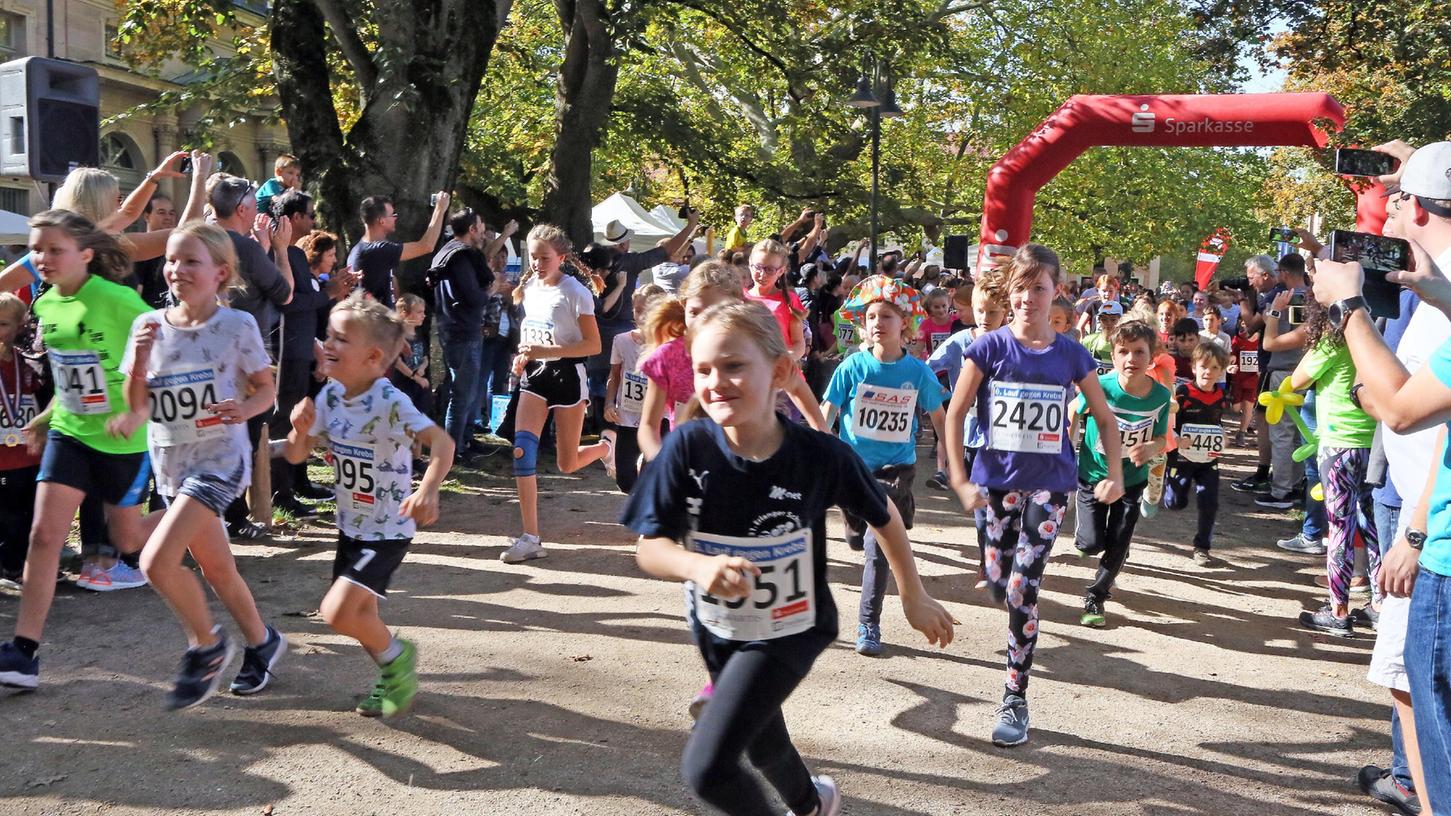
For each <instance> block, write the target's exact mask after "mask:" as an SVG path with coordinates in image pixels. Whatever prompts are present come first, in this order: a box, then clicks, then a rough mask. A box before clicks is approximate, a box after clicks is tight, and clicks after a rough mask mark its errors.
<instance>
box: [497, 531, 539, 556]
mask: <svg viewBox="0 0 1451 816" xmlns="http://www.w3.org/2000/svg"><path fill="white" fill-rule="evenodd" d="M547 555H549V553H547V552H545V551H544V545H543V544H542V543H541V542H540V541H539V536H537V535H530V534H528V533H525V534H524V535H521V536H519V537H518V538H515V539H511V540H510V543H509V549H507V550H504V551H503V552H501V553H499V560H500V561H503V562H504V563H505V564H518V563H520V562H523V561H529V560H532V559H535V558H544V557H545V556H547Z"/></svg>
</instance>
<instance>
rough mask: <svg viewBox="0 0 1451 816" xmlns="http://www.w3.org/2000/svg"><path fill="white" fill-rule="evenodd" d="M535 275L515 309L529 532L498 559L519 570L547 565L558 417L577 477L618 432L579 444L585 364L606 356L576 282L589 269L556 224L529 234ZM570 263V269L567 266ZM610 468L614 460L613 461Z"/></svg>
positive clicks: (517, 432)
mask: <svg viewBox="0 0 1451 816" xmlns="http://www.w3.org/2000/svg"><path fill="white" fill-rule="evenodd" d="M528 246H529V271H528V272H526V273H525V274H524V276H523V278H522V279H521V280H520V281H519V286H518V287H517V288H515V289H514V302H515V303H516V304H523V307H524V317H523V319H522V320H521V321H520V323H519V330H520V335H519V352H518V354H517V355H516V356H515V357H514V374H515V376H517V377H519V408H518V413H517V415H516V417H515V420H514V483H515V485H516V486H517V488H518V491H519V516H520V520H521V522H522V524H523V527H524V530H523V532H522V533H521V534H520V535H519V537H518V538H515V539H514V540H513V541H512V542H511V543H510V544H509V548H508V549H507V550H505V551H504V552H502V553H500V554H499V559H500V560H501V561H504V562H506V563H510V564H517V563H519V562H521V561H528V560H530V559H533V558H543V557H545V556H546V555H548V554H549V553H548V552H546V551H545V549H544V545H543V543H542V542H541V541H540V539H539V478H538V476H537V475H536V473H537V467H538V464H537V463H538V458H539V434H540V433H542V432H543V431H544V422H545V420H547V419H548V418H549V414H550V412H553V413H554V440H555V455H556V457H557V459H556V464H557V465H558V467H559V470H560V471H561V472H563V473H573V472H575V471H576V470H579V469H580V468H582V467H585V466H586V465H589V464H591V463H593V462H595V461H598V460H600V459H604V458H605V457H606V456H608V455H610V453H611V451H613V450H614V438H615V432H614V431H605V432H604V433H602V434H600V441H599V442H596V443H594V444H593V445H580V444H579V436H580V433H581V431H582V430H583V428H584V412H585V409H586V408H588V407H589V383H588V382H587V381H586V379H585V373H584V361H585V358H587V357H589V356H591V355H593V354H598V353H599V350H600V328H599V324H598V323H596V322H595V311H594V310H595V306H594V293H593V292H591V291H590V289H589V287H588V286H586V285H585V284H584V283H582V282H581V280H580V278H578V277H576V275H583V270H585V269H588V267H586V266H585V265H584V263H583V262H581V261H577V260H574V259H571V258H570V257H569V256H570V243H569V236H567V235H565V234H564V230H561V229H560V228H559V227H556V226H554V225H553V224H540V225H538V226H536V227H534V229H532V230H530V231H529V239H528ZM567 259H568V260H569V261H570V267H571V268H570V269H568V270H566V267H565V261H566V260H567ZM606 464H608V460H607V461H606Z"/></svg>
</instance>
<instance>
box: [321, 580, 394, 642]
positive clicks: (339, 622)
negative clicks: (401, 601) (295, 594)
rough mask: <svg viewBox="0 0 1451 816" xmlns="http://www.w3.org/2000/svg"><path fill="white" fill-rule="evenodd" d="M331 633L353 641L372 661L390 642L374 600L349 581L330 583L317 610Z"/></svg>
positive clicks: (374, 597) (376, 602)
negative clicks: (330, 628)
mask: <svg viewBox="0 0 1451 816" xmlns="http://www.w3.org/2000/svg"><path fill="white" fill-rule="evenodd" d="M318 611H319V612H321V613H322V619H323V620H324V621H326V622H327V625H328V626H330V627H332V630H333V631H334V632H337V633H338V634H340V635H346V636H348V637H350V638H352V639H353V640H356V641H357V642H358V643H359V644H361V645H362V647H363V648H364V649H366V650H367V652H368V654H369V655H370V656H372V658H373V660H374V661H377V660H378V656H379V655H381V654H383V653H384V652H385V651H386V650H387V649H388V645H389V644H390V643H392V642H393V636H392V635H390V634H389V633H388V627H387V626H385V625H384V624H383V619H382V618H380V617H378V596H377V595H374V594H373V593H372V592H370V591H368V590H367V589H364V588H363V587H361V586H358V585H357V584H354V583H351V582H349V581H334V582H333V585H332V587H331V588H330V589H329V590H328V591H327V595H325V596H323V599H322V607H321V608H320V609H319V610H318Z"/></svg>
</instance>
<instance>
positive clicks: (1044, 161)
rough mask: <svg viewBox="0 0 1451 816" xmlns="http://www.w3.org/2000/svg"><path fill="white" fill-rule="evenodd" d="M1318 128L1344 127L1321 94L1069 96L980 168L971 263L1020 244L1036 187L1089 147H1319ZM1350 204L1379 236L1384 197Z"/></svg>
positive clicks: (1323, 137) (1340, 114)
mask: <svg viewBox="0 0 1451 816" xmlns="http://www.w3.org/2000/svg"><path fill="white" fill-rule="evenodd" d="M1321 125H1329V126H1333V128H1334V129H1336V130H1338V129H1340V128H1341V127H1343V126H1344V125H1345V110H1344V108H1342V107H1341V106H1340V103H1339V102H1336V101H1335V99H1334V98H1332V97H1331V96H1330V95H1329V94H1323V93H1278V94H1222V95H1202V96H1194V95H1182V96H1075V97H1072V98H1070V99H1069V100H1068V101H1067V102H1064V103H1063V106H1062V107H1060V108H1059V109H1058V110H1056V111H1054V112H1053V115H1051V116H1049V117H1048V118H1047V119H1046V120H1044V121H1043V124H1041V125H1039V126H1038V128H1037V129H1036V130H1034V131H1033V132H1032V133H1031V134H1030V135H1029V136H1028V138H1026V139H1024V140H1023V141H1022V142H1020V143H1019V144H1018V146H1017V147H1014V148H1013V149H1012V150H1010V151H1008V154H1007V155H1005V156H1003V157H1002V158H1001V159H999V160H998V162H997V164H994V165H993V167H992V169H991V170H989V171H988V175H987V195H986V196H985V200H984V202H983V213H982V232H981V236H980V247H979V250H978V258H979V261H980V262H982V261H986V260H988V258H989V257H990V256H1003V255H1011V254H1012V253H1013V252H1015V251H1016V250H1017V248H1018V247H1019V246H1022V245H1023V244H1025V243H1027V242H1028V236H1029V234H1030V231H1031V228H1032V225H1033V202H1034V200H1036V199H1037V197H1038V191H1039V190H1040V189H1042V187H1043V185H1045V184H1047V183H1048V182H1049V181H1051V180H1052V179H1053V177H1054V176H1056V175H1058V173H1059V172H1061V171H1062V170H1063V168H1065V167H1067V166H1068V165H1069V164H1070V163H1071V162H1072V161H1073V160H1074V159H1076V158H1078V157H1079V155H1081V154H1082V153H1083V151H1085V150H1087V149H1088V148H1090V147H1099V146H1110V145H1113V146H1123V147H1272V146H1277V145H1304V146H1308V147H1324V146H1325V144H1326V142H1327V136H1328V134H1327V133H1326V131H1325V130H1322V129H1321ZM1357 204H1358V208H1357V210H1358V211H1363V212H1361V218H1360V221H1359V228H1360V229H1362V230H1365V231H1370V232H1376V233H1379V232H1380V222H1382V221H1384V220H1385V205H1384V201H1383V200H1381V199H1380V198H1378V197H1377V196H1376V195H1374V194H1373V193H1371V192H1369V191H1366V192H1362V193H1361V195H1360V196H1359V200H1358V201H1357ZM1377 207H1378V208H1379V210H1380V215H1379V219H1378V220H1377V219H1376V218H1375V215H1374V212H1373V210H1374V209H1375V208H1377ZM1367 210H1368V211H1367ZM1367 216H1369V217H1368V218H1367ZM1371 224H1374V227H1375V228H1374V229H1368V227H1369V226H1370V225H1371Z"/></svg>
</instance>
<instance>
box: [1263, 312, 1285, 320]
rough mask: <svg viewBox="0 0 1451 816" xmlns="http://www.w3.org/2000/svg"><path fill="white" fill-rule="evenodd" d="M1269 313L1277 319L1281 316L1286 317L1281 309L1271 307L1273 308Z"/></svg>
mask: <svg viewBox="0 0 1451 816" xmlns="http://www.w3.org/2000/svg"><path fill="white" fill-rule="evenodd" d="M1267 314H1268V315H1269V316H1270V317H1273V318H1274V319H1276V320H1279V319H1280V318H1281V317H1284V313H1283V312H1281V311H1280V310H1279V309H1271V310H1269V312H1267Z"/></svg>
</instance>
